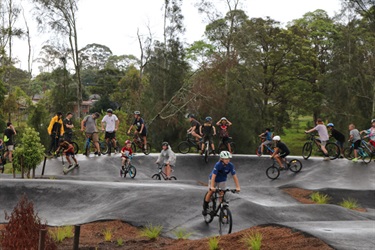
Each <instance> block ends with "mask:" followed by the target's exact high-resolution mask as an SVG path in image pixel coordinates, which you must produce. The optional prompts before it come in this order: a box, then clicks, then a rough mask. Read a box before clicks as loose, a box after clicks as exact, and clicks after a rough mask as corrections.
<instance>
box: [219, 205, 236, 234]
mask: <svg viewBox="0 0 375 250" xmlns="http://www.w3.org/2000/svg"><path fill="white" fill-rule="evenodd" d="M232 225H233V221H232V213H231V212H230V210H229V208H228V207H223V208H222V209H221V210H220V214H219V234H220V235H223V234H230V233H231V232H232Z"/></svg>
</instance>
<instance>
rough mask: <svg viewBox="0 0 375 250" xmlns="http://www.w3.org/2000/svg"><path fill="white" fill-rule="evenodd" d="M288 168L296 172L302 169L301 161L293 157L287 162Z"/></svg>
mask: <svg viewBox="0 0 375 250" xmlns="http://www.w3.org/2000/svg"><path fill="white" fill-rule="evenodd" d="M289 169H290V171H292V172H294V173H298V172H299V171H301V169H302V162H300V161H299V160H297V159H293V160H291V161H290V162H289Z"/></svg>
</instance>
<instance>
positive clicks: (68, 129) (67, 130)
mask: <svg viewBox="0 0 375 250" xmlns="http://www.w3.org/2000/svg"><path fill="white" fill-rule="evenodd" d="M72 117H73V114H72V113H71V112H68V113H67V114H66V117H65V119H64V120H63V125H64V140H66V141H68V142H69V143H71V142H72V137H73V128H74V125H73V122H72Z"/></svg>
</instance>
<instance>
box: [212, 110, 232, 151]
mask: <svg viewBox="0 0 375 250" xmlns="http://www.w3.org/2000/svg"><path fill="white" fill-rule="evenodd" d="M216 126H219V136H220V140H221V141H222V142H223V144H224V145H226V146H227V148H228V151H229V152H230V153H231V154H232V148H231V147H230V143H229V132H228V130H229V126H232V123H231V122H230V121H229V120H228V119H227V118H225V117H222V118H221V119H220V121H218V122H217V123H216Z"/></svg>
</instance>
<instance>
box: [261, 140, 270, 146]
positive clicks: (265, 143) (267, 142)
mask: <svg viewBox="0 0 375 250" xmlns="http://www.w3.org/2000/svg"><path fill="white" fill-rule="evenodd" d="M271 144H272V141H264V142H262V145H263V146H265V145H267V146H268V145H271Z"/></svg>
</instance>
